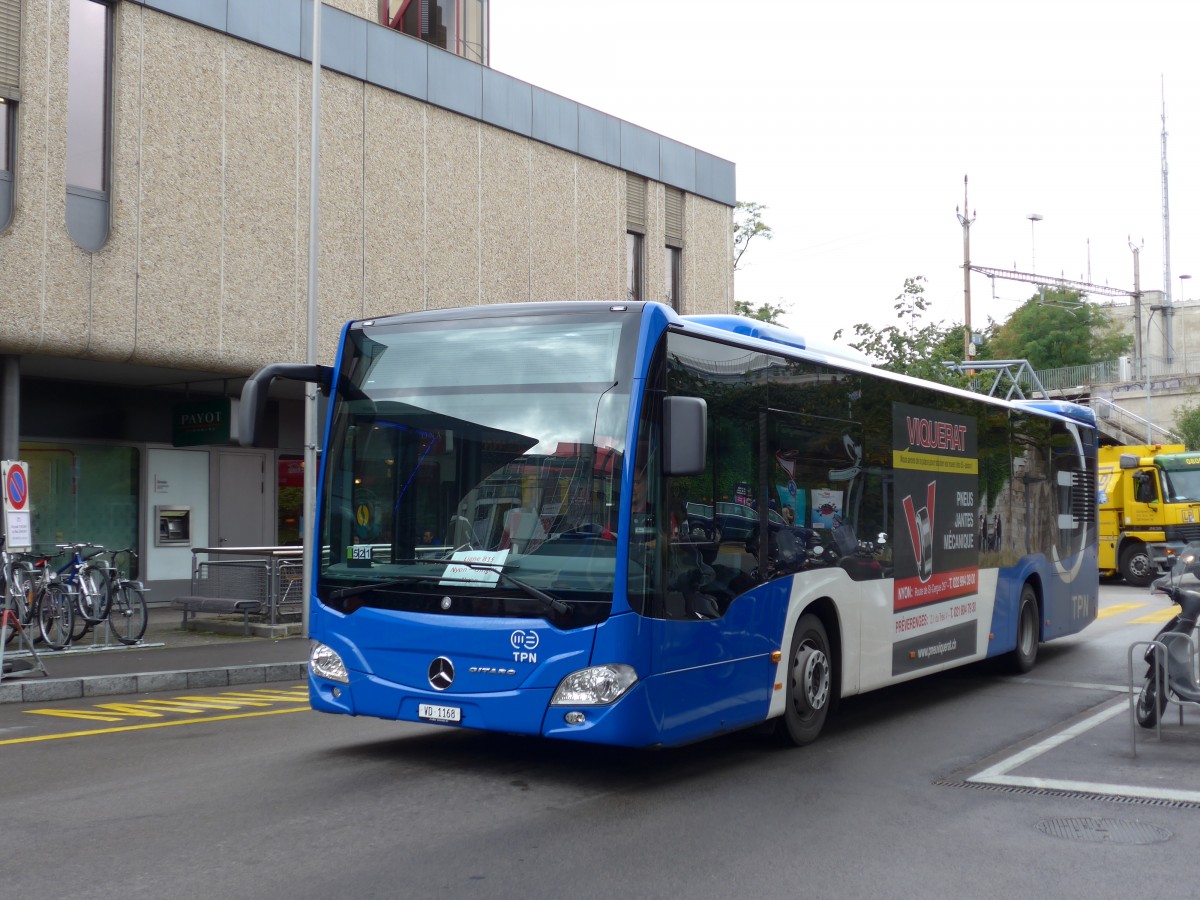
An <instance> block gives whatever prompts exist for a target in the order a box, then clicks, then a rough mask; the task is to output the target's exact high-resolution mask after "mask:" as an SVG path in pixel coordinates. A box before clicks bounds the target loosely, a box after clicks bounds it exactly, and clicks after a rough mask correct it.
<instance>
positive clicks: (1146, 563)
mask: <svg viewBox="0 0 1200 900" xmlns="http://www.w3.org/2000/svg"><path fill="white" fill-rule="evenodd" d="M1157 574H1158V572H1157V569H1156V567H1155V565H1154V560H1152V559H1151V558H1150V551H1148V550H1147V549H1146V545H1145V544H1141V543H1136V544H1128V545H1127V546H1126V547H1125V549H1124V550H1122V551H1121V577H1122V578H1124V579H1125V580H1126V581H1127V582H1129V583H1130V584H1133V585H1137V586H1138V587H1145V586H1146V585H1148V584H1150V583H1151V582H1152V581H1154V577H1155V576H1156V575H1157Z"/></svg>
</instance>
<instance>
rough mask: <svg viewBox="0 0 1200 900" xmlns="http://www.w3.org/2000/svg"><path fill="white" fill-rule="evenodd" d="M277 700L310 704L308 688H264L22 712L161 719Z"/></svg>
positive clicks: (94, 719)
mask: <svg viewBox="0 0 1200 900" xmlns="http://www.w3.org/2000/svg"><path fill="white" fill-rule="evenodd" d="M277 703H303V704H305V705H306V706H307V704H308V690H307V688H293V689H292V690H290V691H281V690H277V689H275V688H264V689H263V690H261V691H222V692H221V693H220V694H216V695H213V696H210V697H203V696H199V695H195V694H187V695H183V696H179V697H171V698H168V699H161V700H160V699H158V698H156V697H149V698H147V699H145V700H138V701H136V702H134V703H97V704H96V705H95V706H94V707H92V708H90V709H26V710H22V712H25V713H28V714H30V715H35V716H51V717H56V718H60V719H87V720H88V721H92V722H120V721H121V720H122V719H128V718H141V719H158V718H161V717H162V715H163V713H187V714H191V715H196V714H199V713H206V712H209V711H210V710H214V709H217V710H237V709H244V708H245V707H247V706H257V707H262V706H273V705H275V704H277Z"/></svg>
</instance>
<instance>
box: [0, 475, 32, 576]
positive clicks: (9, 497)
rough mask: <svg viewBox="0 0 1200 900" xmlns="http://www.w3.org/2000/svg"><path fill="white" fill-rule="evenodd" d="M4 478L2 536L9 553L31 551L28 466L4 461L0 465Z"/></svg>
mask: <svg viewBox="0 0 1200 900" xmlns="http://www.w3.org/2000/svg"><path fill="white" fill-rule="evenodd" d="M0 467H2V469H0V471H2V472H3V477H4V535H5V544H6V546H7V547H8V550H9V552H11V553H18V552H21V551H27V550H31V549H33V527H32V524H31V522H30V515H29V464H28V463H26V462H23V461H21V460H13V459H6V460H4V462H3V463H0Z"/></svg>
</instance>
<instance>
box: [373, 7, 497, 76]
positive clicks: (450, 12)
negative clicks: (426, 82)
mask: <svg viewBox="0 0 1200 900" xmlns="http://www.w3.org/2000/svg"><path fill="white" fill-rule="evenodd" d="M380 18H381V21H382V22H383V24H385V25H387V26H388V27H389V28H393V29H395V30H396V31H403V32H404V33H405V34H407V35H411V36H412V37H415V38H420V39H421V40H423V41H427V42H428V43H430V44H433V45H434V46H435V47H441V48H442V49H443V50H449V51H450V52H451V53H454V54H455V55H457V56H462V57H464V58H466V59H469V60H471V61H472V62H477V63H479V64H480V65H484V66H486V65H487V64H488V41H487V36H488V0H381V3H380Z"/></svg>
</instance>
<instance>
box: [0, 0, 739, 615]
mask: <svg viewBox="0 0 1200 900" xmlns="http://www.w3.org/2000/svg"><path fill="white" fill-rule="evenodd" d="M414 2H417V0H414ZM421 2H425V0H421ZM454 2H457V3H459V4H460V5H461V4H462V3H463V2H464V0H451V4H452V5H453V3H454ZM406 6H407V4H398V3H396V2H395V0H391V2H387V0H385V2H382V3H381V2H380V0H331V2H327V3H326V4H325V5H324V6H323V8H322V43H321V58H322V63H323V68H324V72H323V79H322V84H321V92H322V102H321V135H320V140H321V143H320V148H321V149H320V160H321V182H320V243H319V247H320V250H319V254H320V255H319V268H318V271H319V277H318V284H319V321H318V346H319V348H320V349H319V359H320V361H321V362H326V363H328V362H332V361H333V352H334V348H335V345H336V341H337V337H338V334H339V332H340V329H341V327H342V325H343V323H344V322H345V321H346V320H348V319H355V318H362V317H369V316H373V315H384V314H390V313H398V312H404V311H409V310H423V309H435V308H444V307H452V306H464V305H474V304H490V303H500V302H511V301H527V300H535V301H537V300H563V299H580V300H585V299H616V300H620V299H625V298H627V297H629V296H630V295H631V293H632V294H634V295H637V296H639V297H640V298H641V299H663V300H668V301H669V302H671V303H673V304H674V305H675V306H676V307H677V308H678V309H680V310H681V311H682V312H685V313H700V312H706V313H713V312H729V311H731V309H732V304H733V267H732V228H733V206H734V201H735V170H734V166H733V164H732V163H729V162H727V161H725V160H722V159H719V158H717V157H715V156H712V155H710V154H707V153H705V152H703V151H701V150H699V149H696V148H693V147H689V146H687V145H684V144H681V143H679V142H676V141H673V140H670V139H669V138H666V137H663V136H661V135H658V134H656V133H654V132H652V131H649V130H647V129H645V128H643V127H640V126H638V125H634V124H632V123H628V122H624V121H621V120H620V119H617V118H615V117H613V116H609V115H607V114H605V113H603V112H600V111H598V110H594V109H591V108H588V107H586V106H583V105H581V104H578V103H575V102H573V101H571V100H569V99H567V98H563V97H560V96H557V95H555V94H553V93H550V92H548V91H545V90H542V89H540V88H538V87H536V86H534V85H530V84H527V83H524V82H521V81H518V80H516V79H513V78H510V77H508V76H506V75H503V74H501V73H498V72H495V71H493V70H492V69H490V68H488V67H487V66H486V65H482V64H480V63H479V62H476V61H474V59H472V58H469V56H470V54H464V55H457V54H456V53H453V52H448V51H447V50H443V49H441V48H440V47H438V46H435V45H434V44H431V43H430V42H429V41H428V40H421V39H418V38H414V37H411V36H409V35H406V34H403V33H402V32H401V31H398V30H396V28H393V27H388V26H389V24H397V26H398V25H399V24H400V18H402V17H401V16H400V15H399V14H400V13H402V12H403V9H402V7H406ZM467 12H470V13H471V15H473V16H475V17H476V20H478V19H479V16H480V15H482V23H483V29H484V34H486V12H487V9H486V3H479V2H478V0H475V5H474V6H473V7H472V9H471V10H467V11H463V10H460V21H462V22H466V21H467V20H468V18H469V16H467V14H466V13H467ZM311 19H312V7H311V2H310V0H112V2H105V0H0V98H2V99H3V101H4V102H3V104H0V127H2V130H0V146H3V152H2V153H0V354H3V360H4V365H3V379H2V384H0V443H2V449H3V456H4V458H23V459H27V460H28V461H29V462H30V466H31V482H32V485H31V486H32V498H33V503H34V507H35V515H34V529H35V534H34V539H35V541H36V542H37V543H39V544H43V545H44V544H48V543H53V542H55V541H71V540H79V541H96V542H98V543H104V544H106V545H109V546H114V545H121V546H133V547H135V548H138V549H139V550H140V552H141V554H142V558H143V563H142V568H141V574H142V575H143V577H145V578H147V579H148V581H149V582H150V583H151V586H152V587H153V586H160V587H162V588H163V593H162V594H161V595H159V596H158V597H157V598H156V599H169V594H170V591H172V590H176V589H178V588H179V587H180V586H182V585H185V584H186V582H187V578H188V574H189V572H190V565H191V550H192V549H193V548H194V547H197V546H205V545H209V546H217V545H246V544H249V545H259V544H274V543H277V542H281V541H292V540H295V539H296V537H297V534H298V532H297V530H296V529H297V528H298V526H299V523H298V522H296V521H295V513H294V511H293V510H292V508H291V503H290V501H288V502H286V503H283V504H280V503H279V502H278V501H279V498H280V497H283V496H285V495H287V494H288V493H289V491H288V489H289V488H292V487H294V484H295V481H294V475H295V460H296V458H297V457H299V456H300V453H301V450H300V448H301V444H302V440H301V430H302V428H301V426H302V422H301V419H302V414H301V412H300V403H299V400H298V399H295V398H289V397H287V396H281V397H280V398H279V399H278V401H277V402H276V404H275V406H276V412H275V423H276V424H275V429H276V431H275V433H276V434H277V439H276V441H275V447H273V448H271V449H268V450H263V451H251V450H245V449H242V448H238V447H236V445H235V444H234V442H233V441H232V440H231V438H230V437H229V435H228V430H227V429H228V422H229V416H230V405H229V403H228V401H229V400H230V399H231V398H236V397H237V395H238V392H239V391H240V387H241V383H242V380H243V379H244V378H245V376H247V375H248V374H250V373H251V372H252V371H253V370H254V369H256V368H257V367H259V366H260V365H263V364H266V363H269V362H285V361H293V362H296V361H303V360H304V357H305V352H306V346H305V336H306V331H307V321H306V308H307V307H306V298H307V290H308V284H307V272H308V245H309V236H308V217H309V165H310V158H309V146H310V117H311V108H310V98H311V88H312V82H311V77H312V70H311V66H310V64H309V62H308V60H309V59H311V45H312V40H311ZM97 29H99V31H97ZM461 43H462V42H461V41H460V44H461ZM468 43H470V46H471V47H472V53H473V54H475V55H476V56H478V55H479V45H478V44H477V43H471V42H468ZM97 48H99V52H100V54H101V56H100V57H99V61H97V59H96V56H95V54H96V53H97ZM484 59H486V56H484ZM97 88H98V89H97ZM97 98H98V99H97ZM97 129H99V134H97ZM222 416H224V419H225V428H226V430H225V431H221V430H220V423H219V422H218V428H217V430H216V431H206V430H204V429H202V428H197V427H193V426H195V425H196V423H197V422H200V421H201V420H204V419H208V420H214V419H217V420H219V419H220V418H221V417H222ZM280 507H285V508H280ZM172 509H187V510H188V531H189V537H188V541H187V543H186V544H183V543H179V542H178V541H176V542H175V543H172V542H171V540H170V538H169V536H168V537H167V538H165V539H164V540H162V541H160V540H159V538H160V537H162V535H161V534H160V530H161V529H162V528H163V527H164V526H163V519H162V516H161V515H160V513H161V511H162V510H172Z"/></svg>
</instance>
